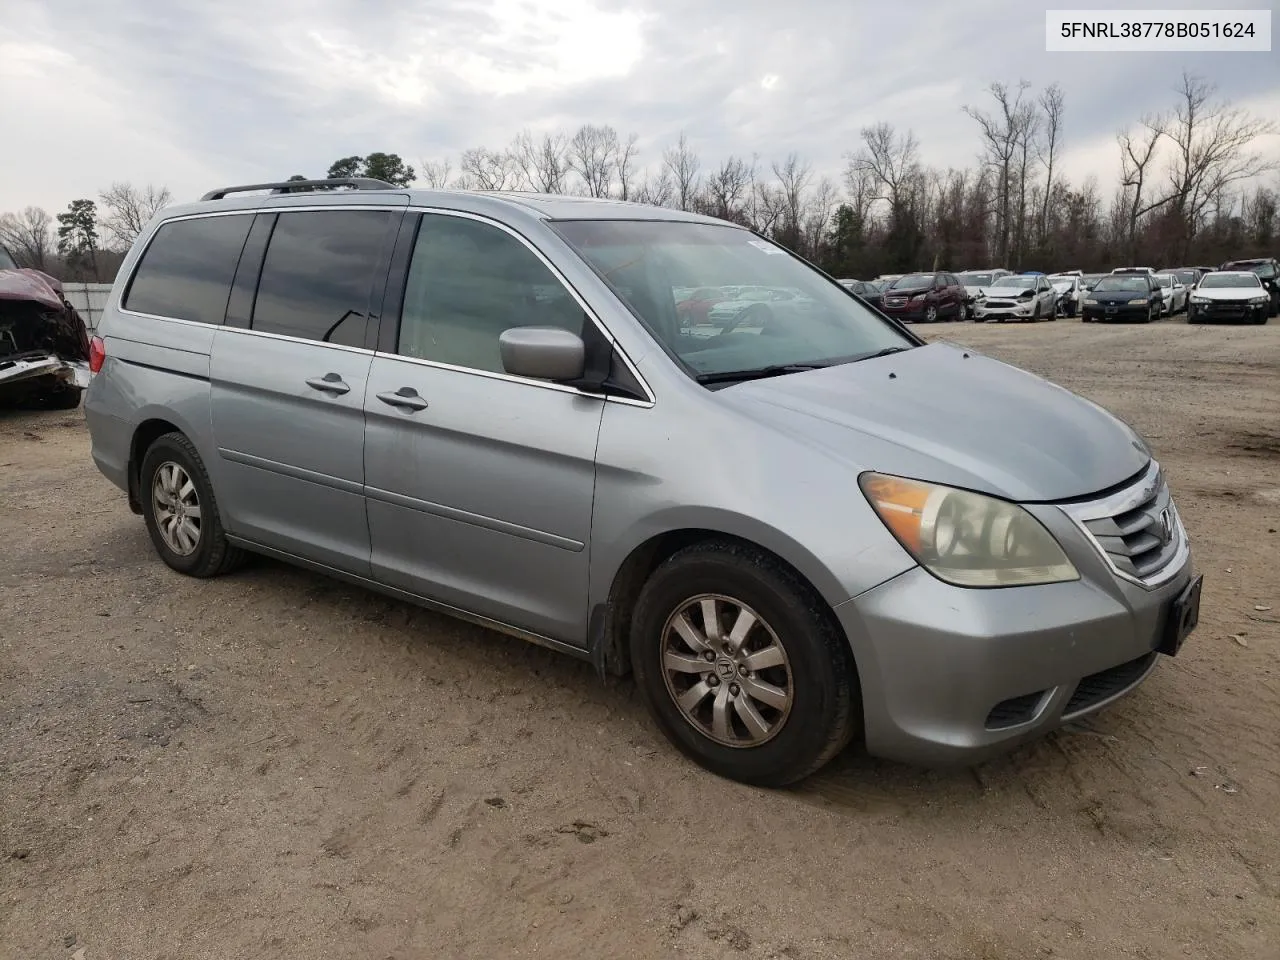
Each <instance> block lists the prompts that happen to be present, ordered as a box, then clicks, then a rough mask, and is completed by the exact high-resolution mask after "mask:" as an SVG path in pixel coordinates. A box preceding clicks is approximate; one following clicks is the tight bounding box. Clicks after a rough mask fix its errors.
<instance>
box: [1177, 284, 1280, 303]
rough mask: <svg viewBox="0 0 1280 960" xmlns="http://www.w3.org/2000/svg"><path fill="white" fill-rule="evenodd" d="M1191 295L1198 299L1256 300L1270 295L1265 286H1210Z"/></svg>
mask: <svg viewBox="0 0 1280 960" xmlns="http://www.w3.org/2000/svg"><path fill="white" fill-rule="evenodd" d="M1191 295H1192V296H1193V297H1195V298H1196V299H1197V300H1254V299H1257V298H1259V297H1265V296H1268V294H1267V291H1266V288H1265V287H1209V288H1208V289H1203V290H1195V291H1193V292H1192V294H1191Z"/></svg>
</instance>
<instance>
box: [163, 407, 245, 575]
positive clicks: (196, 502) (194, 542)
mask: <svg viewBox="0 0 1280 960" xmlns="http://www.w3.org/2000/svg"><path fill="white" fill-rule="evenodd" d="M162 471H163V472H162ZM138 495H139V499H140V500H141V501H142V515H143V517H144V518H145V519H146V522H147V532H148V533H149V534H151V543H152V544H153V545H154V546H155V548H156V553H158V554H160V559H161V560H163V561H164V562H165V563H167V564H168V565H169V566H170V567H172V568H173V569H174V570H177V571H178V572H179V573H185V574H186V575H187V576H190V577H216V576H218V575H220V574H223V573H227V572H229V571H230V570H232V569H233V568H234V567H236V566H238V565H239V564H240V563H241V562H242V561H243V560H244V551H243V550H241V549H240V548H238V547H235V546H232V545H231V543H230V542H228V540H227V535H226V531H225V530H224V529H223V527H222V517H221V515H220V514H219V512H218V504H217V501H216V500H215V499H214V496H213V485H212V484H211V483H210V482H209V474H208V471H206V470H205V467H204V461H203V460H201V459H200V454H199V453H198V452H197V451H196V448H195V444H193V443H192V442H191V441H190V440H189V439H188V438H187V437H186V436H185V435H184V434H182V433H178V432H176V431H175V432H173V433H166V434H164V435H163V436H161V437H158V438H157V439H156V440H155V442H153V443H152V444H151V446H150V447H148V448H147V452H146V454H144V455H143V458H142V469H141V472H140V474H139V481H138Z"/></svg>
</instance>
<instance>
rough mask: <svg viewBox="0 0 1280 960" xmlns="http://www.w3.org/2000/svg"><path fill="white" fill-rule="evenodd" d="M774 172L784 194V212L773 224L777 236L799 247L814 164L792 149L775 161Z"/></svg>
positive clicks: (780, 191)
mask: <svg viewBox="0 0 1280 960" xmlns="http://www.w3.org/2000/svg"><path fill="white" fill-rule="evenodd" d="M773 175H774V176H775V177H777V178H778V192H779V194H780V195H781V197H782V214H781V216H780V217H779V219H778V222H777V223H776V224H775V225H774V237H775V238H776V239H778V240H780V242H782V243H784V244H785V245H786V246H788V247H790V248H791V249H793V250H798V249H799V247H800V246H801V242H802V240H803V237H802V236H801V231H802V228H803V218H804V208H805V202H806V199H807V191H808V189H809V182H810V181H811V180H812V179H813V167H812V166H811V165H810V164H809V163H807V162H805V161H803V160H801V159H800V158H799V157H798V156H796V154H794V153H791V154H788V155H787V158H786V159H785V160H783V161H782V162H781V163H779V162H778V161H776V160H775V161H774V163H773Z"/></svg>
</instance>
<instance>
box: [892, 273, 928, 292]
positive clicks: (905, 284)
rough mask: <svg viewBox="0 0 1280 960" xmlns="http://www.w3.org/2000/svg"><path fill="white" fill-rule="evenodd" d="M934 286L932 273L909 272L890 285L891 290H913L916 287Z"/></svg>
mask: <svg viewBox="0 0 1280 960" xmlns="http://www.w3.org/2000/svg"><path fill="white" fill-rule="evenodd" d="M931 286H933V274H932V273H908V274H907V275H906V276H905V277H899V278H898V279H897V280H895V281H893V283H891V284H890V285H889V289H890V290H911V289H914V288H916V287H931Z"/></svg>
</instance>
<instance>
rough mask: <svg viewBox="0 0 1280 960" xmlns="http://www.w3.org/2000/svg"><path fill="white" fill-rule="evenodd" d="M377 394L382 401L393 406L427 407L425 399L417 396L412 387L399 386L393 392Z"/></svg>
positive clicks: (413, 408)
mask: <svg viewBox="0 0 1280 960" xmlns="http://www.w3.org/2000/svg"><path fill="white" fill-rule="evenodd" d="M377 396H378V399H379V400H381V401H382V402H383V403H388V404H390V405H391V406H393V407H400V408H402V409H404V410H425V409H427V401H425V400H423V399H422V397H420V396H418V391H417V390H415V389H413V387H401V388H400V389H399V390H397V391H396V392H395V393H390V392H388V393H380V394H378V395H377Z"/></svg>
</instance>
